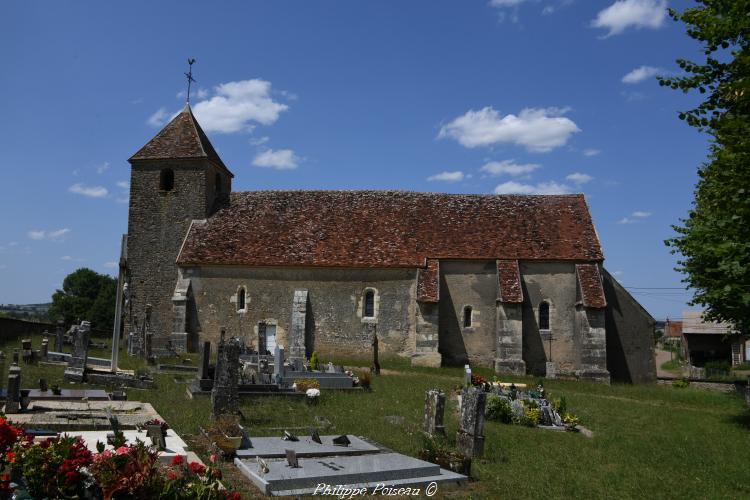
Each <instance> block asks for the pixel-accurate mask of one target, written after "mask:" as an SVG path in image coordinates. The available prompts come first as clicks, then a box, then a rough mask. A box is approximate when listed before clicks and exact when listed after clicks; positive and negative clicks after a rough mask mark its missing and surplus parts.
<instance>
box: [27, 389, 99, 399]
mask: <svg viewBox="0 0 750 500" xmlns="http://www.w3.org/2000/svg"><path fill="white" fill-rule="evenodd" d="M29 399H31V400H32V401H81V400H83V399H86V400H88V401H109V395H108V394H107V391H103V390H101V389H89V390H81V389H61V390H60V394H59V395H55V394H52V390H51V389H48V390H46V391H41V390H39V389H31V391H29Z"/></svg>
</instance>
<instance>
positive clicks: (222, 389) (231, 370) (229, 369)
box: [211, 327, 242, 418]
mask: <svg viewBox="0 0 750 500" xmlns="http://www.w3.org/2000/svg"><path fill="white" fill-rule="evenodd" d="M225 334H226V330H225V329H224V328H223V327H222V328H221V334H220V339H219V347H218V358H217V359H216V375H215V377H214V386H213V389H212V390H211V415H212V416H213V417H214V418H216V417H218V416H220V415H226V414H231V415H234V414H236V413H238V412H239V409H240V399H239V392H238V385H239V382H240V350H241V348H242V346H241V344H240V340H239V339H238V338H235V337H232V338H230V339H229V340H225V339H224V336H225Z"/></svg>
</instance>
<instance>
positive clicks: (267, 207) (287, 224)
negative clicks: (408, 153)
mask: <svg viewBox="0 0 750 500" xmlns="http://www.w3.org/2000/svg"><path fill="white" fill-rule="evenodd" d="M602 258H603V257H602V252H601V248H600V246H599V240H598V238H597V235H596V232H595V230H594V226H593V223H592V221H591V216H590V215H589V211H588V208H587V206H586V201H585V199H584V197H583V195H559V196H558V195H552V196H500V195H451V194H436V193H413V192H403V191H254V192H241V193H232V195H231V202H230V204H229V206H227V207H226V208H223V209H221V210H219V211H218V212H216V213H215V214H214V215H213V216H212V217H210V218H209V219H208V220H207V221H206V223H205V224H193V225H192V227H191V229H190V231H189V233H188V235H187V237H186V239H185V243H184V245H183V248H182V251H181V252H180V255H179V257H178V263H179V264H180V265H184V266H190V265H204V264H218V265H248V266H331V267H415V268H418V267H424V266H425V265H426V262H427V259H485V260H496V259H503V260H505V259H510V260H567V261H601V260H602Z"/></svg>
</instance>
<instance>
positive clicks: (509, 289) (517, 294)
mask: <svg viewBox="0 0 750 500" xmlns="http://www.w3.org/2000/svg"><path fill="white" fill-rule="evenodd" d="M497 281H498V287H497V295H498V297H497V299H498V300H499V301H500V302H511V303H517V304H520V303H521V302H523V290H522V289H521V274H520V272H519V270H518V261H517V260H498V261H497Z"/></svg>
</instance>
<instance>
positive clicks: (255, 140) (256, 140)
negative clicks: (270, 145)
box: [250, 135, 271, 146]
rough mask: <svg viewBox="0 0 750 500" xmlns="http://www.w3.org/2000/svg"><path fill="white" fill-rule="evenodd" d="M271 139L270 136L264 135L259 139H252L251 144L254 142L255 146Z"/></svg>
mask: <svg viewBox="0 0 750 500" xmlns="http://www.w3.org/2000/svg"><path fill="white" fill-rule="evenodd" d="M270 140H271V138H270V137H268V136H267V135H264V136H263V137H258V138H257V139H250V144H252V145H253V146H262V145H263V144H265V143H267V142H268V141H270Z"/></svg>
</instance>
